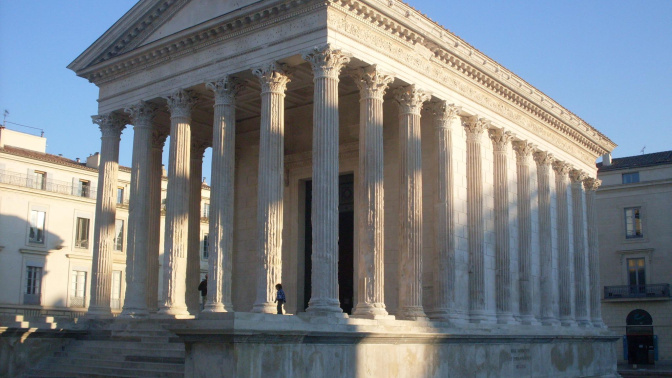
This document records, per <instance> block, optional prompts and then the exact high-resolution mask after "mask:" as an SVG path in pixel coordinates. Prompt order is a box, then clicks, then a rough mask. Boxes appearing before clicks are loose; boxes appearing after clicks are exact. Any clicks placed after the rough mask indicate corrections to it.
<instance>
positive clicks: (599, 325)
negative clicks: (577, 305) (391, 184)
mask: <svg viewBox="0 0 672 378" xmlns="http://www.w3.org/2000/svg"><path fill="white" fill-rule="evenodd" d="M590 322H591V323H593V327H595V328H607V325H606V324H604V322H603V321H602V319H595V318H593V319H591V320H590Z"/></svg>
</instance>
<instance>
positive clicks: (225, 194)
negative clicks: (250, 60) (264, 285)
mask: <svg viewBox="0 0 672 378" xmlns="http://www.w3.org/2000/svg"><path fill="white" fill-rule="evenodd" d="M206 86H207V87H208V89H210V90H211V91H213V92H214V94H215V105H214V108H215V114H214V124H213V131H212V173H211V175H210V176H211V177H212V178H211V180H212V182H211V186H210V230H209V234H208V237H209V239H208V241H209V243H210V244H209V246H208V301H207V303H206V304H205V309H204V312H229V311H233V302H232V300H231V283H232V276H231V273H232V266H233V212H234V203H233V199H234V197H233V189H234V177H235V176H234V173H235V172H234V168H235V148H236V139H235V137H236V95H237V94H238V92H239V91H240V90H241V89H242V86H241V84H240V83H239V82H238V81H237V80H236V79H235V78H232V77H230V76H227V77H225V78H224V79H220V80H218V81H214V82H210V83H208V84H206Z"/></svg>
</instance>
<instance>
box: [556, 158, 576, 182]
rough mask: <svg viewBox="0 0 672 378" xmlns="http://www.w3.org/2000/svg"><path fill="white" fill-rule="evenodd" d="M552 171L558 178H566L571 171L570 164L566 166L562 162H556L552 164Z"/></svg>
mask: <svg viewBox="0 0 672 378" xmlns="http://www.w3.org/2000/svg"><path fill="white" fill-rule="evenodd" d="M553 170H554V171H555V172H556V173H557V174H558V175H560V176H562V177H563V178H564V177H567V174H568V173H569V171H571V170H572V166H571V164H567V163H565V162H564V161H560V160H556V161H554V162H553Z"/></svg>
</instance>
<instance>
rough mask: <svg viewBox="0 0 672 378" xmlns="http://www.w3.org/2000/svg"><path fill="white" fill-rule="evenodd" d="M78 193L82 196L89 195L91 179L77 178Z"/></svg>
mask: <svg viewBox="0 0 672 378" xmlns="http://www.w3.org/2000/svg"><path fill="white" fill-rule="evenodd" d="M79 195H80V196H82V197H91V181H87V180H79Z"/></svg>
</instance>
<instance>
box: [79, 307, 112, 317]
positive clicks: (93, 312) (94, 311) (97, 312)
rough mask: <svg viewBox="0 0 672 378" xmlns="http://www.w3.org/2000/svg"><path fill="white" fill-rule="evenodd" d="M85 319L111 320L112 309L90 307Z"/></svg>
mask: <svg viewBox="0 0 672 378" xmlns="http://www.w3.org/2000/svg"><path fill="white" fill-rule="evenodd" d="M84 317H85V318H87V319H111V318H113V316H112V309H110V308H109V307H89V310H88V311H87V313H86V315H85V316H84Z"/></svg>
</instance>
